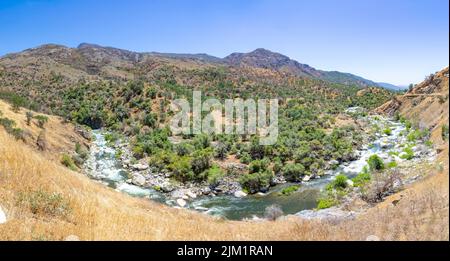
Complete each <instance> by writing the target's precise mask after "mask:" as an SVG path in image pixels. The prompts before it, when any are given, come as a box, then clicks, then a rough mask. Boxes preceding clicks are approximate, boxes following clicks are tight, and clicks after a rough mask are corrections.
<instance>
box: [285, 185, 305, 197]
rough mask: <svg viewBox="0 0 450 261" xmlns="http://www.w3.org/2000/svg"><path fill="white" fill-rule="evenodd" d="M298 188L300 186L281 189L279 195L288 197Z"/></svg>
mask: <svg viewBox="0 0 450 261" xmlns="http://www.w3.org/2000/svg"><path fill="white" fill-rule="evenodd" d="M299 188H300V186H298V185H293V186H289V187H287V188H284V189H282V190H281V192H280V194H281V195H285V196H289V195H291V194H292V193H294V192H295V191H297V190H298V189H299Z"/></svg>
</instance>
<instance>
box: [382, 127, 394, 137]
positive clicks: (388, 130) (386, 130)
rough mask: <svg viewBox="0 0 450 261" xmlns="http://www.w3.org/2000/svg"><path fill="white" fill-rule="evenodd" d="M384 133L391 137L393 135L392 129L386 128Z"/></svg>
mask: <svg viewBox="0 0 450 261" xmlns="http://www.w3.org/2000/svg"><path fill="white" fill-rule="evenodd" d="M383 133H384V134H386V135H388V136H390V135H391V134H392V130H391V129H390V128H386V129H384V130H383Z"/></svg>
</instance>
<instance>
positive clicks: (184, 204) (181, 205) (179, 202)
mask: <svg viewBox="0 0 450 261" xmlns="http://www.w3.org/2000/svg"><path fill="white" fill-rule="evenodd" d="M177 204H178V206H180V207H185V206H186V204H187V203H186V200H184V199H182V198H179V199H177Z"/></svg>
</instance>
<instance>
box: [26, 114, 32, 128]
mask: <svg viewBox="0 0 450 261" xmlns="http://www.w3.org/2000/svg"><path fill="white" fill-rule="evenodd" d="M25 117H26V118H27V125H28V126H30V124H31V120H32V119H33V113H32V112H30V111H27V112H26V113H25Z"/></svg>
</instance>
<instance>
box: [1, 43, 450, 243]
mask: <svg viewBox="0 0 450 261" xmlns="http://www.w3.org/2000/svg"><path fill="white" fill-rule="evenodd" d="M344 76H345V77H344ZM348 77H350V78H348ZM193 90H200V91H202V92H203V96H202V100H203V99H207V98H211V97H215V98H217V99H226V98H235V97H240V98H243V99H248V98H277V99H278V105H279V122H278V127H279V136H278V140H277V142H276V143H275V144H273V145H267V146H263V145H261V144H260V143H259V138H258V136H257V135H236V134H233V135H225V134H211V135H206V134H188V135H185V134H183V135H174V134H173V133H172V131H171V129H170V127H169V122H170V120H171V118H172V117H173V115H174V113H173V111H172V110H171V107H172V105H171V102H172V101H173V100H175V99H178V98H186V99H187V100H189V102H192V100H191V99H190V97H191V94H192V91H193ZM0 98H1V99H2V101H0V105H1V106H0V112H1V114H0V125H1V126H0V138H1V143H0V144H1V145H2V146H1V147H0V174H1V176H0V181H1V182H2V184H4V186H2V187H1V188H0V206H1V213H0V214H2V215H0V217H2V216H4V217H5V218H3V217H2V220H3V221H2V223H3V224H0V232H1V233H0V238H1V239H19V240H64V239H66V238H67V237H70V238H74V237H75V238H78V239H81V240H110V239H124V240H144V239H151V240H170V239H171V240H185V239H192V240H195V239H197V240H211V239H235V240H270V239H273V240H304V239H308V240H323V239H331V240H347V239H354V240H366V239H367V238H368V237H369V236H371V235H375V236H376V237H377V238H381V239H383V240H402V239H416V238H417V237H419V239H443V238H444V239H445V238H447V239H448V233H447V234H445V233H435V231H447V232H448V222H446V221H445V220H446V219H448V68H445V69H443V70H442V71H440V72H437V73H436V74H433V75H430V76H429V77H427V78H426V79H425V81H424V82H422V83H420V84H418V85H416V86H415V87H414V88H412V89H410V90H408V91H407V92H393V91H389V90H386V89H383V88H381V87H379V86H376V85H374V82H372V81H368V80H365V79H363V78H360V77H357V76H354V75H351V74H341V73H338V72H325V71H321V70H317V69H314V68H312V67H310V66H308V65H305V64H301V63H298V62H296V61H294V60H291V59H289V58H288V57H286V56H284V55H281V54H277V53H273V52H271V51H268V50H265V49H257V50H255V51H253V52H250V53H246V54H242V53H234V54H231V55H230V56H228V57H226V58H223V59H220V58H215V57H211V56H207V55H206V56H205V55H183V54H161V53H136V52H132V51H126V50H121V49H116V48H111V47H102V46H97V45H91V44H82V45H80V46H79V47H78V48H68V47H64V46H57V45H44V46H41V47H37V48H33V49H28V50H25V51H23V52H21V53H17V54H11V55H7V56H4V57H1V58H0ZM268 227H270V229H268ZM417 231H422V232H423V233H418V232H417Z"/></svg>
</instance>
